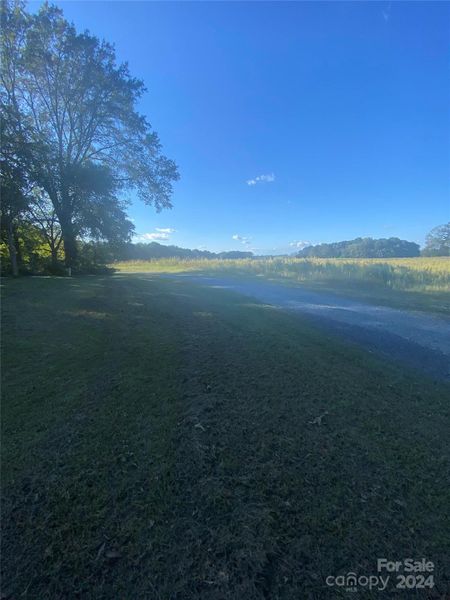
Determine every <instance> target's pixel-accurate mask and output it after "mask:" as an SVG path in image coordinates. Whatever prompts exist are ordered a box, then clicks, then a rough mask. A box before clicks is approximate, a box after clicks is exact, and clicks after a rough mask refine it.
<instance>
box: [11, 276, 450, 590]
mask: <svg viewBox="0 0 450 600" xmlns="http://www.w3.org/2000/svg"><path fill="white" fill-rule="evenodd" d="M5 288H6V290H5V293H4V301H3V350H4V356H3V421H2V425H3V452H2V455H3V461H2V462H3V469H2V471H3V485H2V489H3V505H2V518H3V548H2V550H3V553H2V554H3V560H2V563H3V578H2V582H3V594H4V596H3V597H4V598H11V599H16V598H28V599H33V600H37V599H39V600H47V599H48V600H50V599H51V600H56V599H64V600H65V599H72V598H82V599H83V600H84V599H86V600H90V599H92V600H94V599H95V600H98V599H100V598H101V599H109V598H111V599H114V600H116V599H119V598H120V599H124V600H135V599H148V600H153V599H163V600H172V599H175V600H189V599H200V598H201V599H202V600H203V599H207V600H210V599H211V600H216V599H220V600H222V599H224V600H226V599H233V600H242V599H245V600H253V599H255V600H264V599H278V598H279V599H293V600H294V599H295V600H298V599H300V598H301V599H302V600H303V599H309V598H312V599H322V598H338V597H341V596H340V592H339V591H338V590H337V589H336V588H334V589H333V590H330V589H329V588H327V586H326V583H325V581H326V577H327V576H329V575H338V574H345V573H347V572H349V571H353V572H356V573H359V574H361V575H363V574H364V575H375V574H376V560H377V558H379V557H383V558H388V559H392V560H402V559H403V558H408V557H410V558H411V557H412V558H417V559H421V558H422V557H426V558H428V559H429V560H432V561H434V563H435V573H434V576H435V581H436V588H435V589H434V591H432V592H426V593H425V594H423V593H421V592H420V593H419V592H418V593H417V595H416V594H415V592H408V597H416V596H417V597H424V595H425V596H426V597H429V598H433V597H436V598H443V597H446V594H448V593H450V570H449V563H448V550H449V547H450V523H449V511H448V507H449V505H450V492H449V490H450V486H449V458H450V456H449V455H450V449H449V445H448V431H449V426H450V408H449V403H448V397H449V391H450V388H449V387H448V386H447V385H445V384H443V383H438V382H435V381H433V380H431V379H425V378H421V377H419V376H418V375H417V374H415V373H411V372H408V371H404V370H401V369H399V368H396V367H393V366H392V365H389V364H387V363H385V362H383V361H381V360H378V359H376V358H375V357H374V356H373V355H371V354H369V353H366V352H364V351H363V350H360V349H357V348H356V347H351V346H346V345H344V344H343V343H341V342H339V341H338V340H337V339H334V338H333V337H332V336H330V337H327V336H324V335H323V334H321V333H318V332H317V331H316V330H315V329H314V328H312V327H311V326H310V325H309V324H308V323H307V322H306V321H303V320H302V318H301V317H299V316H293V315H290V314H286V313H283V312H282V311H278V310H276V309H273V308H272V307H269V306H265V305H263V304H258V303H254V302H252V301H251V300H249V299H248V298H244V297H242V296H238V295H235V294H232V293H231V292H227V291H225V290H223V289H217V288H211V287H209V288H208V287H205V286H199V285H194V284H192V283H188V282H186V281H172V280H170V279H164V278H159V277H157V276H149V275H115V276H110V277H84V278H81V277H80V278H73V279H69V278H59V279H58V278H26V279H25V278H24V279H20V280H17V281H7V282H6V284H5ZM393 587H394V583H392V585H390V589H393ZM342 595H343V596H345V593H344V592H342ZM365 597H366V598H376V597H379V596H378V595H377V594H376V593H375V592H372V593H371V592H366V593H365ZM391 597H397V596H396V595H395V593H393V594H391ZM399 597H402V596H401V595H400V596H399Z"/></svg>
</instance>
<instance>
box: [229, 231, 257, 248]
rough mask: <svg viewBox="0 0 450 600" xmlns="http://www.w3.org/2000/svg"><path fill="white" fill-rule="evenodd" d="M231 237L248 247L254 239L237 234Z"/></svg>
mask: <svg viewBox="0 0 450 600" xmlns="http://www.w3.org/2000/svg"><path fill="white" fill-rule="evenodd" d="M231 237H232V239H233V240H235V241H236V242H241V244H244V245H245V246H248V245H249V244H250V242H251V239H252V238H251V237H246V236H245V235H238V234H237V233H235V234H234V235H232V236H231Z"/></svg>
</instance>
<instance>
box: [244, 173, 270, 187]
mask: <svg viewBox="0 0 450 600" xmlns="http://www.w3.org/2000/svg"><path fill="white" fill-rule="evenodd" d="M272 181H275V175H274V173H269V174H268V175H258V176H257V177H255V178H254V179H247V182H246V183H247V185H256V184H257V183H272Z"/></svg>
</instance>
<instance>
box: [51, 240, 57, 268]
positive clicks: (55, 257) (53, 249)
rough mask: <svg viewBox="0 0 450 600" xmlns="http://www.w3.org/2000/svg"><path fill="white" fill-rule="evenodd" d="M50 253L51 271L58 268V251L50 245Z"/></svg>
mask: <svg viewBox="0 0 450 600" xmlns="http://www.w3.org/2000/svg"><path fill="white" fill-rule="evenodd" d="M51 253H52V269H53V270H56V269H57V268H58V250H57V249H56V248H55V246H54V245H52V247H51Z"/></svg>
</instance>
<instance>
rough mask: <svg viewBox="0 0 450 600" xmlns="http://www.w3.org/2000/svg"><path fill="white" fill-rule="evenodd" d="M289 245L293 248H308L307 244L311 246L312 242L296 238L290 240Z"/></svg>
mask: <svg viewBox="0 0 450 600" xmlns="http://www.w3.org/2000/svg"><path fill="white" fill-rule="evenodd" d="M289 246H291V248H297V249H298V250H303V248H306V246H311V242H307V241H305V240H295V241H294V242H289Z"/></svg>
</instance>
